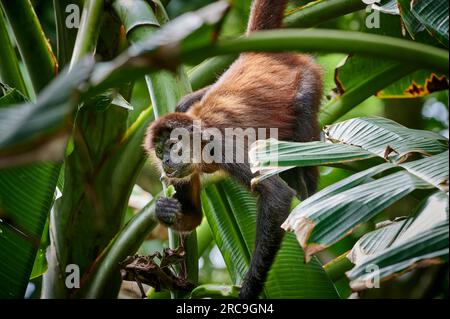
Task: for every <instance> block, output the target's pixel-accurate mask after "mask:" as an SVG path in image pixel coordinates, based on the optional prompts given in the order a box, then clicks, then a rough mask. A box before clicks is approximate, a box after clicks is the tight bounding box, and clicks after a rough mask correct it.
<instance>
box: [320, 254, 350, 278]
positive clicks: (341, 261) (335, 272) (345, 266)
mask: <svg viewBox="0 0 450 319" xmlns="http://www.w3.org/2000/svg"><path fill="white" fill-rule="evenodd" d="M347 254H348V252H347V253H345V254H342V255H340V256H338V257H336V258H335V259H333V260H332V261H330V262H329V263H327V264H325V265H324V266H323V269H325V271H326V273H327V274H328V277H330V279H331V280H332V281H333V282H336V281H338V280H339V279H341V278H342V277H343V276H345V272H346V271H349V270H350V269H352V268H353V266H354V265H353V264H352V263H351V262H350V260H349V259H348V258H347Z"/></svg>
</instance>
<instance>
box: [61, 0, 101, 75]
mask: <svg viewBox="0 0 450 319" xmlns="http://www.w3.org/2000/svg"><path fill="white" fill-rule="evenodd" d="M104 5H105V3H104V0H86V1H85V3H84V8H83V14H82V15H81V23H80V28H79V29H78V34H77V39H76V41H75V46H74V49H73V53H72V59H71V61H70V67H71V68H72V67H73V65H74V64H75V63H76V62H78V61H79V60H80V59H81V58H82V57H83V56H85V55H87V54H93V53H94V51H95V47H96V45H97V39H98V35H99V32H100V26H101V23H102V15H103V9H104Z"/></svg>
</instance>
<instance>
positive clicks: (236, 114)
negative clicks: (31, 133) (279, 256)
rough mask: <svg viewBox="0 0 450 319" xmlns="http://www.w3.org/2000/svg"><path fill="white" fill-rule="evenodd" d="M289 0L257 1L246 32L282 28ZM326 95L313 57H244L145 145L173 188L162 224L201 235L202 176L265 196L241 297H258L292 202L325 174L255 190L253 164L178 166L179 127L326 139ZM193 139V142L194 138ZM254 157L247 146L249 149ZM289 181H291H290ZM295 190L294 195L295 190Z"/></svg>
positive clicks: (153, 129)
mask: <svg viewBox="0 0 450 319" xmlns="http://www.w3.org/2000/svg"><path fill="white" fill-rule="evenodd" d="M287 2H288V0H255V1H254V2H253V4H252V8H251V14H250V19H249V23H248V27H247V34H249V33H251V32H253V31H257V30H266V29H273V28H278V27H280V26H281V23H282V19H283V16H284V11H285V9H286V6H287ZM321 96H322V71H321V69H320V68H319V67H318V66H317V65H316V64H315V63H314V61H313V59H312V58H311V57H310V56H307V55H301V54H297V53H254V52H249V53H242V54H241V55H240V56H239V58H238V59H237V60H236V61H235V62H234V63H233V64H232V65H231V66H230V68H229V69H228V70H227V71H226V72H225V73H224V74H223V75H222V76H221V77H220V78H219V79H218V81H217V82H216V83H215V84H213V85H211V86H209V87H205V88H204V89H201V90H199V91H196V92H194V93H191V94H190V95H188V96H186V97H185V98H183V99H182V100H181V101H180V102H179V104H178V106H177V108H176V112H175V113H172V114H168V115H166V116H164V117H161V118H159V119H158V120H156V121H155V122H153V123H152V124H151V125H150V127H149V128H148V131H147V135H146V138H145V142H144V147H145V149H146V151H147V152H148V153H149V154H153V155H156V157H157V158H158V159H159V160H158V162H159V164H160V165H161V166H162V169H163V170H164V171H165V173H166V174H167V175H166V176H167V181H168V182H169V183H171V184H173V185H174V187H175V189H176V194H175V196H174V197H173V198H164V197H163V198H160V199H159V200H158V201H157V203H156V216H157V218H158V220H159V221H160V222H161V223H163V224H165V225H166V226H168V227H171V228H173V229H175V230H177V231H179V232H189V231H192V230H193V229H195V227H196V226H198V225H199V224H200V222H201V220H202V210H201V204H200V174H201V173H205V172H206V173H211V172H214V171H217V170H222V171H225V172H227V173H228V174H229V175H231V176H232V177H234V178H235V179H236V180H237V181H238V182H240V183H242V184H243V185H245V186H247V187H248V188H249V189H251V190H252V191H253V192H254V193H256V195H258V217H257V226H256V227H257V230H256V241H255V247H254V249H253V257H252V260H251V264H250V268H249V270H248V272H247V274H246V275H245V278H244V281H243V284H242V288H241V290H240V298H244V299H249V298H257V297H258V295H259V294H260V293H261V291H262V289H263V285H264V281H265V279H266V277H267V273H268V271H269V269H270V267H271V265H272V263H273V261H274V259H275V256H276V253H277V251H278V249H279V248H280V245H281V241H282V238H283V231H282V229H281V228H280V226H281V224H282V223H283V221H284V220H285V219H286V217H287V216H288V214H289V211H290V205H291V200H292V196H294V195H297V196H299V197H301V198H306V197H307V196H308V195H311V194H312V193H314V191H315V189H316V186H317V180H318V170H317V168H315V167H307V168H296V169H294V170H290V171H289V174H284V175H283V174H280V176H281V177H280V176H272V177H270V178H268V179H265V180H263V181H262V182H260V183H259V184H257V185H256V186H255V187H252V186H251V179H252V178H253V174H252V172H251V170H250V166H249V163H248V158H247V157H246V158H245V161H244V162H243V163H234V162H231V163H229V162H227V161H224V162H222V163H209V164H208V163H204V162H200V163H197V164H196V163H175V162H174V161H172V159H171V156H170V152H171V149H172V147H173V146H174V143H176V142H175V141H173V139H171V137H170V136H171V132H172V130H174V129H176V128H185V129H186V130H188V131H189V132H192V131H193V121H194V120H201V124H202V126H204V127H205V128H216V129H218V130H220V131H221V132H223V131H224V130H225V128H242V129H247V128H254V129H258V128H276V129H278V139H279V140H285V141H302V142H307V141H313V140H318V139H319V127H318V124H317V112H318V109H319V104H320V100H321ZM191 138H192V137H191ZM245 147H246V148H245V150H244V151H247V148H248V147H247V146H245ZM283 179H284V180H283ZM294 189H295V191H294Z"/></svg>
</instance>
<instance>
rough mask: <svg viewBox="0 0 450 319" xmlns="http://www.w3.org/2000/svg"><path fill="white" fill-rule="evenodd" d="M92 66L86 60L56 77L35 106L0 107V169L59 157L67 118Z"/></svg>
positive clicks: (29, 104) (68, 122)
mask: <svg viewBox="0 0 450 319" xmlns="http://www.w3.org/2000/svg"><path fill="white" fill-rule="evenodd" d="M92 67H93V59H92V58H87V59H84V60H83V61H81V62H80V63H79V64H78V65H77V66H76V67H75V68H74V70H73V71H71V72H70V73H67V72H65V73H64V75H60V76H58V78H57V79H56V80H55V81H53V82H52V83H51V84H50V85H49V86H48V87H47V88H46V89H45V90H44V91H43V92H42V94H41V95H40V96H39V98H38V100H37V102H36V104H33V103H23V104H15V105H8V106H7V107H2V108H0V156H1V157H0V158H1V159H0V167H7V166H11V165H18V164H22V163H29V162H33V161H38V160H59V159H61V158H62V157H63V155H64V148H65V145H66V136H67V133H68V132H69V130H70V129H71V127H70V121H69V119H70V116H71V114H72V112H73V110H74V108H75V107H76V105H77V102H78V99H79V93H80V90H81V87H80V86H81V85H82V84H84V83H85V81H86V80H87V79H88V77H89V75H90V72H91V70H92Z"/></svg>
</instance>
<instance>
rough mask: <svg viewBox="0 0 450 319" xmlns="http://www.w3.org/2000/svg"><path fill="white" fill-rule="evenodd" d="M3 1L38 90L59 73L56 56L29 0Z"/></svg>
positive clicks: (24, 59)
mask: <svg viewBox="0 0 450 319" xmlns="http://www.w3.org/2000/svg"><path fill="white" fill-rule="evenodd" d="M1 4H2V6H3V9H4V11H5V14H6V16H7V18H8V21H9V23H10V25H11V28H12V30H13V32H14V36H15V38H16V41H17V45H18V47H19V51H20V55H21V56H22V59H23V61H24V63H25V66H26V67H27V70H28V73H29V74H30V78H31V82H32V83H33V88H34V91H35V92H36V93H38V92H40V91H41V90H42V89H43V88H44V87H45V86H46V85H47V84H48V83H49V82H50V81H51V80H52V79H53V78H54V77H55V76H56V74H57V73H58V63H57V61H56V58H55V56H54V55H53V52H52V49H51V47H50V44H49V42H48V41H47V38H46V37H45V34H44V31H43V30H42V27H41V25H40V23H39V20H38V18H37V16H36V13H35V12H34V9H33V7H32V5H31V2H30V1H29V0H15V1H10V0H1ZM2 49H3V48H2Z"/></svg>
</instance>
